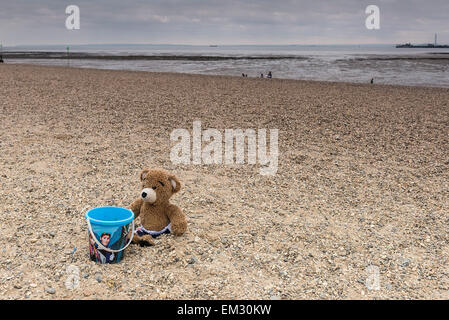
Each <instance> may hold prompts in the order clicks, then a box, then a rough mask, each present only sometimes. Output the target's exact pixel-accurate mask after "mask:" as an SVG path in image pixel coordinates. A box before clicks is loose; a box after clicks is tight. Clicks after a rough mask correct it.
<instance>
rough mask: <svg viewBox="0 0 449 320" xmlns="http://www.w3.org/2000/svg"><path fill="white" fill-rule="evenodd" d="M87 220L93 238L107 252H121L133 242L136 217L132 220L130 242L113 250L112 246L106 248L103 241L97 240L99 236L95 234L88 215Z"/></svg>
mask: <svg viewBox="0 0 449 320" xmlns="http://www.w3.org/2000/svg"><path fill="white" fill-rule="evenodd" d="M86 220H87V227H88V228H89V232H90V235H91V236H92V239H94V241H95V243H96V244H97V245H98V248H100V249H101V250H105V251H107V252H112V253H117V252H121V251H123V250H125V249H126V248H128V246H129V245H130V244H131V241H133V237H134V219H133V221H132V222H131V223H132V233H131V238H130V239H129V242H128V243H127V244H126V246H124V247H123V248H121V249H120V250H113V249H110V248H106V247H105V246H104V245H103V244H102V243H101V242H99V241H98V240H97V237H96V236H95V234H94V232H93V231H92V226H91V224H90V220H89V218H88V217H87V218H86ZM128 234H129V231H128Z"/></svg>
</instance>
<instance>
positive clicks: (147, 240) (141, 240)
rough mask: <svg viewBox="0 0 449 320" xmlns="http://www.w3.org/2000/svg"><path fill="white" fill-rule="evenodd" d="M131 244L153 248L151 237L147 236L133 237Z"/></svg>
mask: <svg viewBox="0 0 449 320" xmlns="http://www.w3.org/2000/svg"><path fill="white" fill-rule="evenodd" d="M133 243H135V244H138V245H140V246H141V247H146V246H154V240H153V237H152V236H151V235H149V234H145V235H143V236H139V235H137V234H135V235H134V237H133Z"/></svg>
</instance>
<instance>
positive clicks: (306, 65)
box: [3, 44, 449, 88]
mask: <svg viewBox="0 0 449 320" xmlns="http://www.w3.org/2000/svg"><path fill="white" fill-rule="evenodd" d="M3 57H4V60H5V63H31V64H41V65H59V66H70V67H80V68H98V69H114V70H138V71H150V72H178V73H179V72H180V73H190V74H206V75H227V76H236V77H242V74H245V75H246V74H247V75H248V77H257V78H260V77H261V75H263V76H264V77H266V75H267V74H268V72H271V73H272V75H273V78H282V79H297V80H317V81H338V82H352V83H370V82H371V79H373V82H374V83H375V84H394V85H411V86H429V87H445V88H449V49H446V48H396V47H395V45H393V44H391V45H283V46H280V45H272V46H269V45H263V46H262V45H238V46H232V45H209V46H195V45H147V44H133V45H129V44H126V45H125V44H114V45H71V46H69V47H68V48H67V46H65V45H60V46H58V45H49V46H11V47H3Z"/></svg>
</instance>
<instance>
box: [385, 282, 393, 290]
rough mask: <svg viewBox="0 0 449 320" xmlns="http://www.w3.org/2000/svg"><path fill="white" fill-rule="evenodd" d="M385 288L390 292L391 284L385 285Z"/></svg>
mask: <svg viewBox="0 0 449 320" xmlns="http://www.w3.org/2000/svg"><path fill="white" fill-rule="evenodd" d="M385 288H386V289H387V290H391V289H392V288H393V287H392V285H391V284H389V283H387V285H386V286H385Z"/></svg>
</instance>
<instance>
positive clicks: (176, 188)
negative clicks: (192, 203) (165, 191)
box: [168, 175, 181, 193]
mask: <svg viewBox="0 0 449 320" xmlns="http://www.w3.org/2000/svg"><path fill="white" fill-rule="evenodd" d="M168 180H169V181H170V183H171V186H172V191H173V193H176V192H178V191H179V190H181V182H179V180H178V178H176V176H174V175H171V176H169V177H168Z"/></svg>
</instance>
